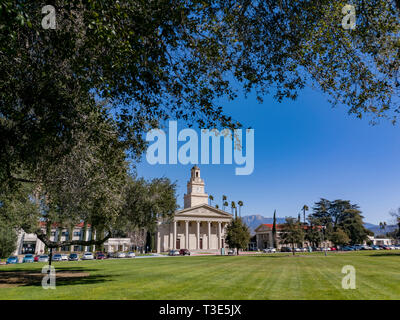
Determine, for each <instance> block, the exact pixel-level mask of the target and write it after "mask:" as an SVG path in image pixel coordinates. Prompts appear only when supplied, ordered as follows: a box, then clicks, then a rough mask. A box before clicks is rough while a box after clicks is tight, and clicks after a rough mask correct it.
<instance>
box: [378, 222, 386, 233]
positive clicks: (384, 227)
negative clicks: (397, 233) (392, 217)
mask: <svg viewBox="0 0 400 320" xmlns="http://www.w3.org/2000/svg"><path fill="white" fill-rule="evenodd" d="M379 228H380V229H383V232H385V229H386V222H379Z"/></svg>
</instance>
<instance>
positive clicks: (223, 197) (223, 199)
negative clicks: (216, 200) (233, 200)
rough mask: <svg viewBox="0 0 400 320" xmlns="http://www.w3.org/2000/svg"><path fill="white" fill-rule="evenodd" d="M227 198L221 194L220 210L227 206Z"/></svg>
mask: <svg viewBox="0 0 400 320" xmlns="http://www.w3.org/2000/svg"><path fill="white" fill-rule="evenodd" d="M227 199H228V198H227V197H226V195H223V196H222V210H224V211H225V207H227V206H228V204H225V203H227V201H226V200H227Z"/></svg>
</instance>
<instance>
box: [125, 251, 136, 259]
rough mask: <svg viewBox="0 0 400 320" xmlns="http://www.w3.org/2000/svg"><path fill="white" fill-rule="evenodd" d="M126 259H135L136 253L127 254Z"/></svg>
mask: <svg viewBox="0 0 400 320" xmlns="http://www.w3.org/2000/svg"><path fill="white" fill-rule="evenodd" d="M126 257H127V258H134V257H136V255H135V253H134V252H128V253H127V254H126Z"/></svg>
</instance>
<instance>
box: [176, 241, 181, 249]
mask: <svg viewBox="0 0 400 320" xmlns="http://www.w3.org/2000/svg"><path fill="white" fill-rule="evenodd" d="M176 248H177V249H180V248H181V239H176Z"/></svg>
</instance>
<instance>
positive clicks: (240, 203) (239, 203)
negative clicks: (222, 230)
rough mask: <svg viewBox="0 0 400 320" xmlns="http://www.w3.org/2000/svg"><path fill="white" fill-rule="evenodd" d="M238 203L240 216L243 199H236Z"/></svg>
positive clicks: (240, 214)
mask: <svg viewBox="0 0 400 320" xmlns="http://www.w3.org/2000/svg"><path fill="white" fill-rule="evenodd" d="M238 205H239V217H241V216H242V210H241V208H242V207H243V201H242V200H239V201H238Z"/></svg>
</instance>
